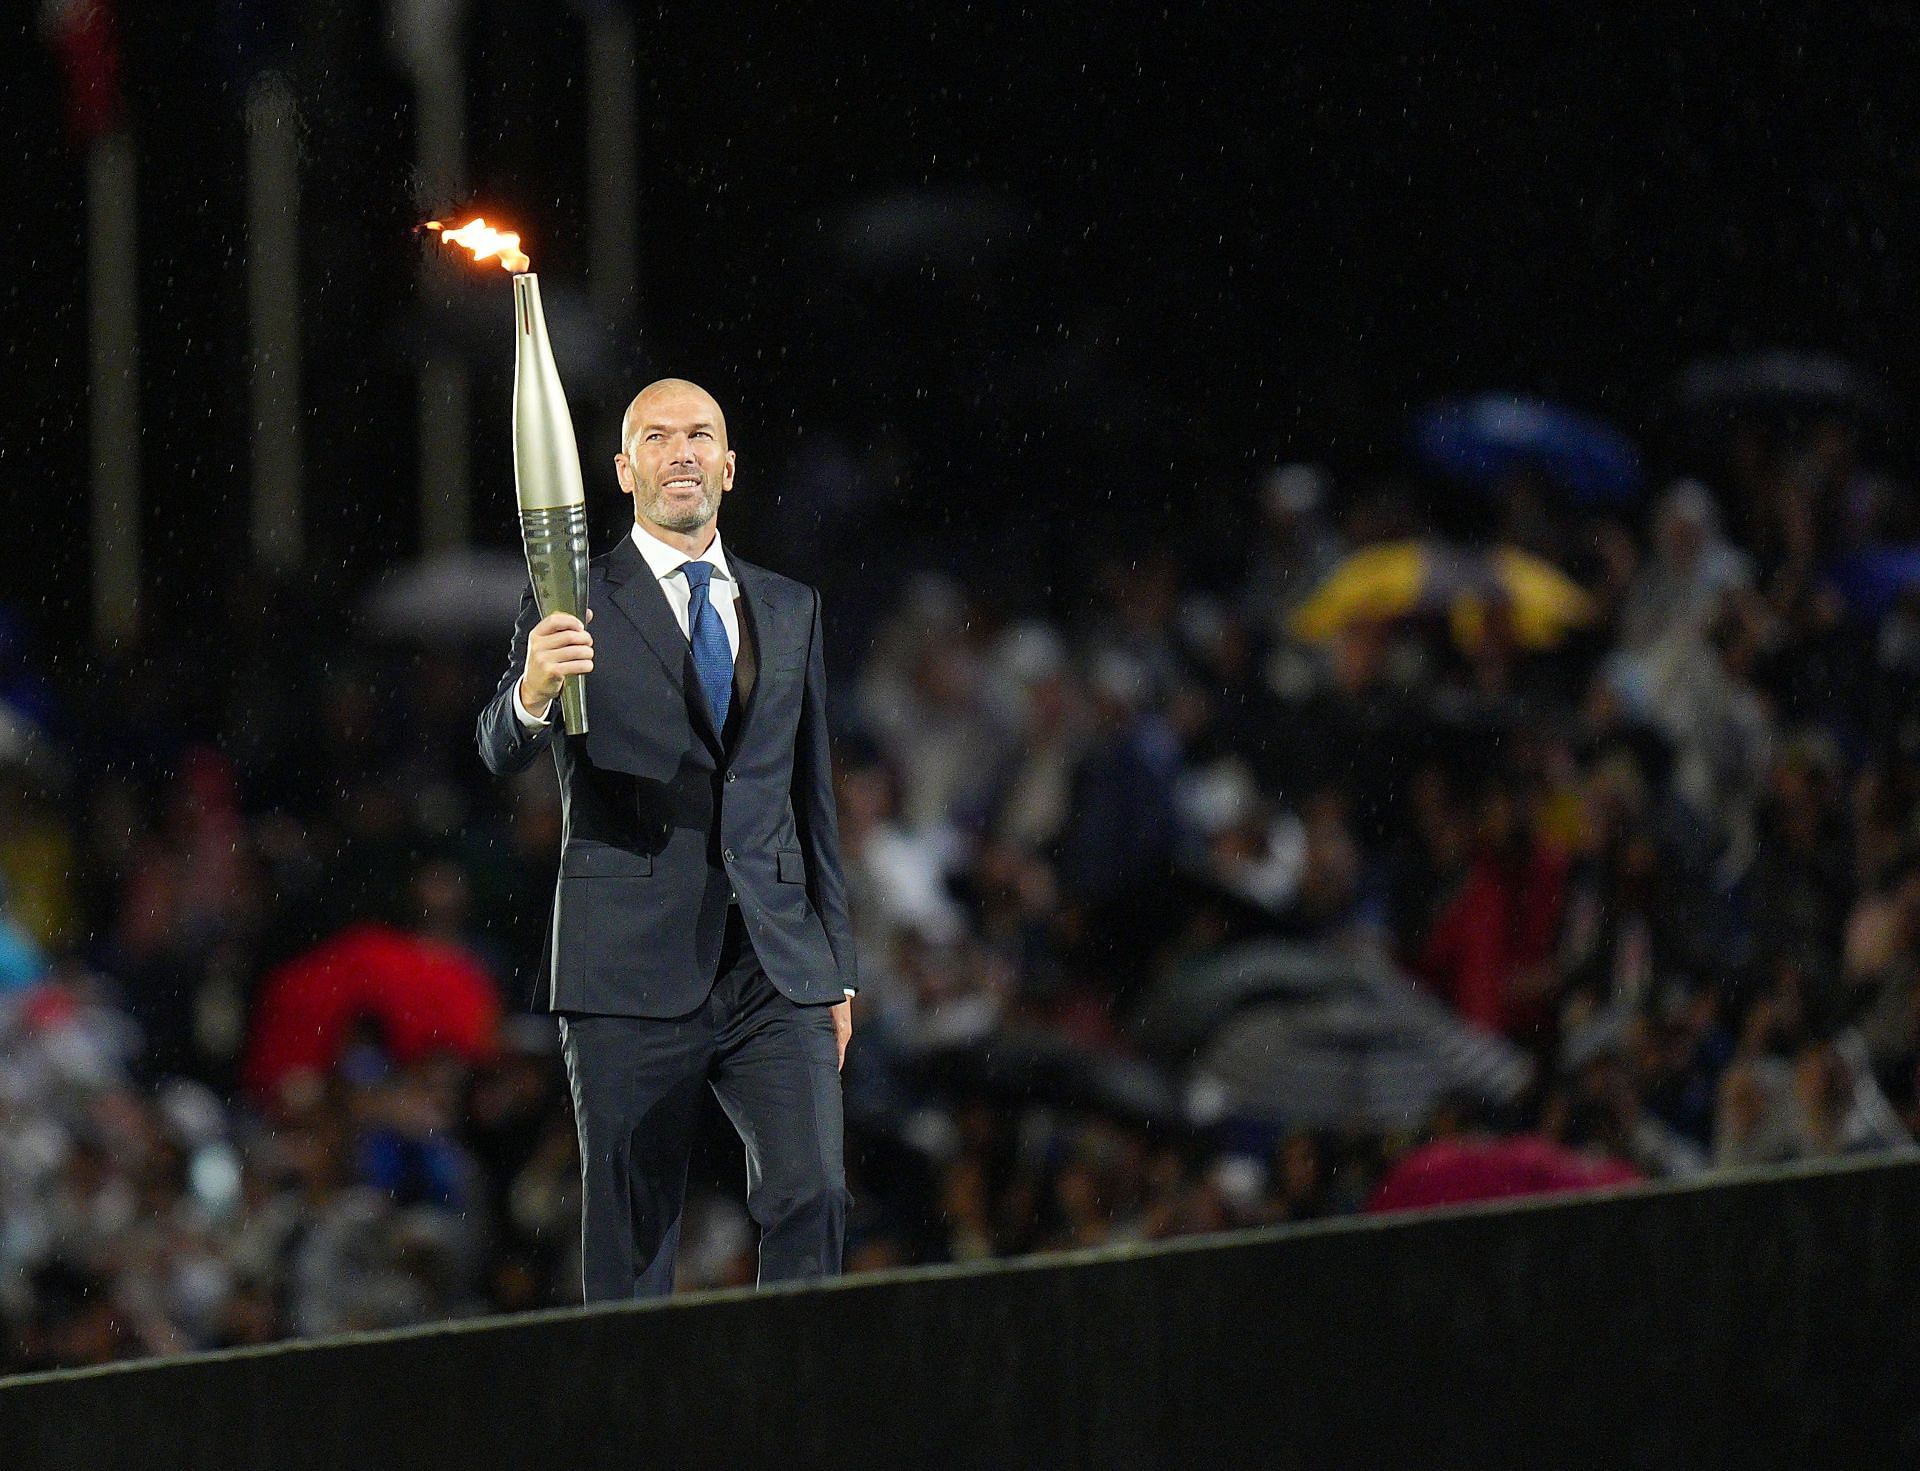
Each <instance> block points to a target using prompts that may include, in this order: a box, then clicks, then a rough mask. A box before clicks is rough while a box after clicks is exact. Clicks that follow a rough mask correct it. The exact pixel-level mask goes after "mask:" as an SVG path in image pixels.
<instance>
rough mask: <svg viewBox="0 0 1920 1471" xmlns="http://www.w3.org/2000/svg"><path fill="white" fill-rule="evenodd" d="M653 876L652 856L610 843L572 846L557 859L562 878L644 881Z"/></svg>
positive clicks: (576, 844) (575, 844)
mask: <svg viewBox="0 0 1920 1471" xmlns="http://www.w3.org/2000/svg"><path fill="white" fill-rule="evenodd" d="M652 872H653V855H652V854H651V853H636V852H634V851H633V850H632V849H631V848H616V847H614V846H613V845H612V844H610V843H593V844H586V843H573V844H569V845H568V847H567V849H566V851H565V852H564V853H562V854H561V855H560V876H561V877H562V878H644V877H646V876H647V875H648V874H651V873H652Z"/></svg>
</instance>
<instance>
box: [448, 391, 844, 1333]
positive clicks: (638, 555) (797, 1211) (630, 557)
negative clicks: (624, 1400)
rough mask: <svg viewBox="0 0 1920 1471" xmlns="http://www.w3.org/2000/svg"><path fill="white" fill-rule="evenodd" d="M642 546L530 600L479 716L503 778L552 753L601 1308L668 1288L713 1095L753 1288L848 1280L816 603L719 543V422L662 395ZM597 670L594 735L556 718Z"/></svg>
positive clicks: (641, 465)
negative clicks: (582, 593) (551, 603)
mask: <svg viewBox="0 0 1920 1471" xmlns="http://www.w3.org/2000/svg"><path fill="white" fill-rule="evenodd" d="M613 468H614V474H615V476H616V477H617V478H618V480H619V482H620V489H621V491H622V492H623V493H625V494H626V495H629V496H631V497H632V498H633V529H632V531H631V533H630V534H629V535H627V536H624V537H622V538H621V539H620V541H619V542H618V543H617V544H616V545H615V546H614V547H613V549H612V550H611V551H608V552H606V553H604V554H602V555H601V556H598V557H595V558H594V559H593V560H592V562H591V563H590V564H589V571H588V577H587V604H588V608H587V622H588V623H590V624H592V631H591V632H589V630H588V627H587V625H586V624H583V623H582V622H581V621H580V620H579V619H577V618H574V617H572V616H571V615H569V614H566V613H554V614H550V615H549V616H547V617H545V618H540V619H539V620H538V621H537V622H536V621H535V620H536V610H535V606H534V599H533V592H532V589H531V587H529V588H528V589H527V591H526V592H524V593H523V594H522V595H521V599H520V616H519V618H518V620H517V621H516V622H515V624H514V631H513V643H512V647H511V651H510V653H509V655H508V659H507V670H506V673H505V675H503V676H502V678H501V680H500V685H499V688H498V689H497V690H495V691H494V695H493V699H492V700H491V701H490V702H489V703H488V705H487V707H486V709H485V710H483V711H482V712H481V714H480V721H479V728H478V732H477V738H478V742H479V746H480V755H481V758H482V759H483V760H484V761H485V762H486V763H487V766H488V768H489V769H490V770H492V771H493V772H495V773H496V774H498V775H506V774H508V773H510V772H516V771H520V770H522V769H524V768H525V767H526V766H527V765H529V764H530V763H531V762H532V761H533V760H534V759H535V758H536V757H538V756H539V754H540V753H541V752H542V751H544V750H548V749H551V750H552V752H553V757H554V764H555V766H556V768H557V769H558V772H559V776H560V794H561V803H562V810H563V813H564V818H563V824H562V828H563V841H562V845H561V852H560V874H559V879H558V881H557V883H556V885H555V889H554V897H553V911H552V915H551V918H550V919H549V922H548V930H547V943H546V945H545V947H544V952H543V959H542V963H541V969H540V977H539V1004H540V1005H542V1006H543V1007H544V1008H545V1009H547V1010H549V1011H552V1012H554V1013H556V1014H557V1015H558V1017H559V1028H560V1041H561V1053H562V1056H563V1058H564V1059H565V1063H566V1070H567V1080H568V1083H569V1085H570V1087H571V1089H572V1093H573V1107H574V1122H575V1126H576V1128H577V1129H578V1131H579V1136H580V1173H581V1181H582V1184H583V1186H584V1191H583V1195H584V1201H583V1208H582V1212H581V1247H582V1252H581V1261H582V1276H583V1288H584V1292H585V1296H586V1300H587V1301H589V1302H602V1301H609V1300H616V1299H626V1298H636V1297H641V1298H644V1297H657V1296H664V1295H665V1294H667V1293H670V1292H671V1291H672V1290H673V1271H674V1258H675V1253H676V1250H677V1247H678V1243H679V1235H680V1214H681V1206H682V1203H683V1201H684V1200H685V1196H686V1181H687V1158H688V1154H689V1152H690V1150H691V1147H692V1141H693V1132H694V1126H695V1123H696V1121H697V1118H698V1107H699V1103H700V1098H701V1095H702V1093H703V1092H704V1091H705V1090H706V1089H707V1088H709V1087H710V1088H712V1090H713V1092H714V1094H715V1095H716V1096H717V1097H718V1098H719V1100H720V1106H721V1107H722V1108H723V1109H724V1110H725V1111H726V1114H727V1117H728V1118H729V1119H731V1120H732V1122H733V1126H734V1128H735V1129H737V1130H738V1131H739V1134H740V1138H741V1140H742V1142H743V1143H744V1144H745V1146H746V1156H747V1210H748V1213H749V1214H750V1215H751V1216H752V1217H753V1219H754V1220H755V1222H757V1223H758V1225H759V1227H760V1273H759V1280H760V1281H761V1282H763V1283H765V1282H778V1281H789V1280H793V1279H795V1278H804V1277H824V1276H831V1275H835V1274H837V1273H838V1272H839V1271H840V1266H841V1250H842V1242H843V1238H844V1235H845V1226H846V1211H847V1205H848V1200H849V1197H848V1194H847V1188H846V1172H845V1166H844V1151H843V1145H842V1137H841V1112H840V1066H841V1063H842V1062H843V1061H844V1059H845V1056H846V1048H847V1040H848V1038H849V1037H850V1036H851V1035H852V1032H853V1002H852V998H853V995H854V992H855V991H856V990H857V989H858V986H859V981H858V977H857V972H856V969H855V963H854V953H853V933H852V928H851V926H850V924H849V923H848V918H847V896H846V882H845V879H844V877H843V876H842V872H841V865H840V841H839V828H838V822H837V819H836V815H835V811H834V800H833V784H832V763H831V756H830V752H829V747H828V736H827V677H826V663H825V657H824V654H823V651H822V648H821V637H820V596H819V594H818V593H817V592H816V591H815V590H814V589H813V588H811V587H809V586H807V585H806V584H805V583H801V582H796V581H794V580H793V579H792V578H788V577H782V576H781V575H780V574H779V573H777V572H770V571H768V570H767V569H766V568H764V567H760V566H757V565H755V564H754V563H752V562H749V561H747V560H746V559H745V558H744V557H742V556H740V555H739V554H738V553H737V552H734V551H730V550H728V549H727V548H725V547H723V546H722V544H721V540H720V531H719V525H718V518H719V513H720V503H721V500H722V498H723V497H724V496H726V495H727V494H728V493H729V492H730V491H731V490H732V489H733V478H734V452H733V450H732V449H731V448H730V447H729V446H728V443H727V421H726V416H725V415H724V414H722V413H721V411H720V405H719V404H718V403H716V402H715V401H714V399H713V396H712V395H711V394H709V393H708V392H707V391H706V390H705V389H703V388H701V387H700V386H699V385H697V384H694V383H689V382H686V381H685V380H684V379H679V378H664V379H662V380H660V381H659V382H658V383H651V384H649V385H648V386H647V387H646V388H644V389H642V390H641V392H640V393H639V395H638V396H637V397H635V399H634V400H633V402H632V404H631V405H629V406H628V409H627V413H626V417H625V419H624V420H623V421H622V424H621V431H620V452H619V453H618V454H616V455H615V456H614V457H613ZM584 674H591V675H592V676H593V678H592V701H593V720H592V730H591V731H590V733H589V734H587V735H583V736H575V735H567V734H566V733H565V731H564V728H563V727H562V726H561V725H560V722H559V720H558V714H559V712H558V711H557V710H555V709H554V707H553V701H554V699H555V697H556V696H558V694H559V693H560V686H561V681H562V680H563V679H565V678H567V677H569V676H578V675H584Z"/></svg>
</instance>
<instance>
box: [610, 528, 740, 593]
mask: <svg viewBox="0 0 1920 1471" xmlns="http://www.w3.org/2000/svg"><path fill="white" fill-rule="evenodd" d="M633 544H634V545H635V546H637V547H638V548H639V549H640V555H641V556H643V557H645V558H646V559H647V565H648V566H649V567H651V568H652V569H653V575H654V578H655V580H656V581H660V582H665V581H666V580H667V579H668V578H669V577H671V576H673V574H674V573H676V572H678V571H679V570H680V566H681V564H682V563H683V562H688V561H694V562H711V563H712V564H713V575H714V576H715V577H724V578H726V580H727V581H728V582H732V581H733V571H732V569H731V568H729V567H728V566H727V552H726V548H725V547H723V546H721V545H720V528H719V527H718V526H716V527H714V528H713V540H712V541H710V542H708V543H707V549H706V550H705V551H704V552H702V553H701V554H700V555H699V556H697V557H691V558H690V557H688V556H687V554H686V553H685V552H683V551H681V550H680V548H678V547H670V546H668V545H667V544H666V543H665V542H664V541H662V540H660V538H659V537H657V536H655V535H654V534H653V533H652V532H651V531H646V530H643V529H642V528H641V525H640V523H639V522H638V521H636V522H634V523H633Z"/></svg>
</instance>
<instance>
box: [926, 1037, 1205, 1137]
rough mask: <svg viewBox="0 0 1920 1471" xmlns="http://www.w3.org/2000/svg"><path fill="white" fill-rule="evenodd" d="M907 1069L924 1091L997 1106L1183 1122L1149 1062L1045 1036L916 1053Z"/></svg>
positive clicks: (1168, 1123) (984, 1040)
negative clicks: (1043, 1107)
mask: <svg viewBox="0 0 1920 1471" xmlns="http://www.w3.org/2000/svg"><path fill="white" fill-rule="evenodd" d="M908 1068H909V1071H911V1073H912V1074H913V1075H914V1076H915V1077H916V1078H917V1079H918V1080H920V1081H921V1082H923V1083H926V1084H927V1085H928V1086H930V1087H933V1088H936V1089H940V1090H942V1091H944V1092H949V1093H957V1094H963V1095H967V1096H970V1097H976V1098H984V1099H989V1100H991V1101H994V1102H997V1103H1005V1104H1014V1105H1020V1104H1049V1105H1052V1106H1054V1107H1057V1108H1081V1109H1087V1110H1090V1111H1092V1112H1095V1113H1101V1114H1105V1115H1107V1116H1108V1117H1110V1118H1115V1119H1120V1120H1123V1121H1126V1122H1130V1123H1138V1124H1146V1125H1150V1126H1156V1127H1169V1126H1178V1125H1179V1124H1180V1123H1181V1122H1182V1118H1183V1111H1182V1109H1181V1107H1180V1100H1179V1096H1178V1095H1177V1094H1176V1093H1175V1091H1174V1088H1173V1085H1172V1083H1171V1082H1170V1081H1169V1080H1168V1078H1167V1075H1166V1074H1165V1073H1164V1072H1162V1071H1161V1070H1160V1069H1159V1068H1157V1067H1155V1066H1153V1065H1152V1064H1151V1063H1147V1062H1142V1061H1140V1060H1139V1059H1138V1058H1132V1057H1123V1056H1120V1055H1117V1054H1115V1053H1110V1052H1099V1051H1095V1050H1094V1049H1092V1048H1088V1047H1082V1046H1079V1045H1077V1044H1076V1043H1073V1042H1070V1041H1067V1040H1066V1039H1064V1038H1061V1037H1056V1036H1053V1035H1051V1034H1049V1033H1044V1032H1035V1031H1008V1032H996V1033H994V1034H993V1035H991V1036H988V1037H985V1038H982V1039H981V1040H980V1041H978V1042H969V1043H966V1044H965V1045H962V1046H953V1047H942V1048H938V1049H936V1050H933V1051H930V1052H926V1053H922V1054H921V1055H920V1056H919V1057H918V1058H917V1059H915V1060H914V1061H913V1062H912V1063H910V1064H909V1065H908Z"/></svg>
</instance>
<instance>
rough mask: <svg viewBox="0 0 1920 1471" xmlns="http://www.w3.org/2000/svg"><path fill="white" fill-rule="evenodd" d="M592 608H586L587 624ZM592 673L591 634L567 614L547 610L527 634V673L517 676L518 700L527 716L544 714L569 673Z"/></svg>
mask: <svg viewBox="0 0 1920 1471" xmlns="http://www.w3.org/2000/svg"><path fill="white" fill-rule="evenodd" d="M592 621H593V609H591V608H589V609H587V623H591V622H592ZM591 673H593V635H592V634H590V633H588V632H587V624H586V623H582V622H581V621H580V620H579V619H578V618H576V617H574V616H573V614H571V613H549V614H547V616H546V617H544V618H542V619H541V620H540V621H539V622H538V623H536V624H534V625H533V632H531V633H529V634H528V635H527V672H526V673H525V674H523V675H521V676H520V703H521V704H522V705H525V706H526V707H527V713H528V714H530V715H542V716H544V715H545V713H546V709H547V706H549V705H551V704H552V703H553V701H554V699H555V698H556V697H557V696H558V695H559V693H560V681H561V680H562V679H563V678H565V677H566V676H567V675H570V674H591Z"/></svg>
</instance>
